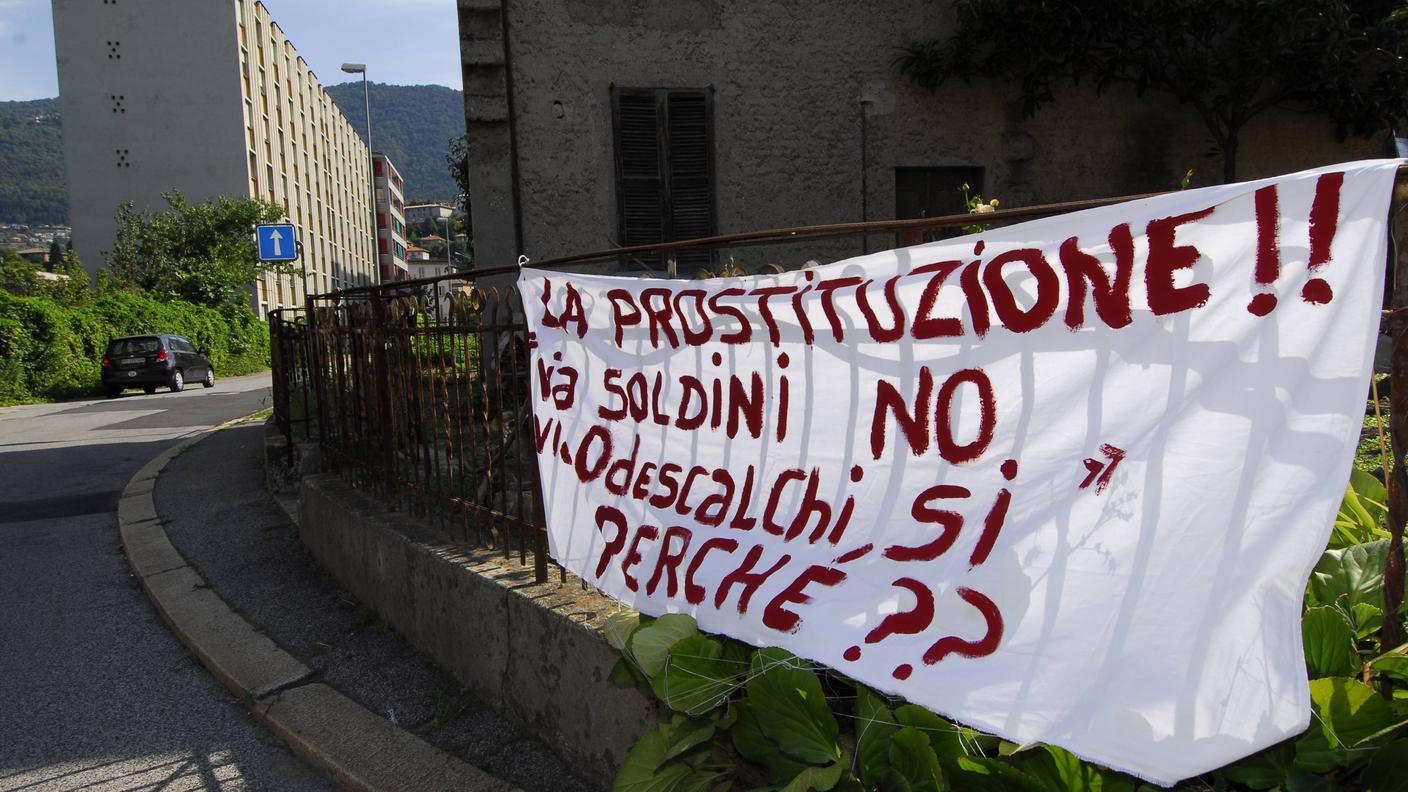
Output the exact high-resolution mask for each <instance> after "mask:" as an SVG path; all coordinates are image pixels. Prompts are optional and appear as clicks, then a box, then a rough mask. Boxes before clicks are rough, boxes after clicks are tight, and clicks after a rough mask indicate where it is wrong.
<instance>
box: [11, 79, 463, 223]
mask: <svg viewBox="0 0 1408 792" xmlns="http://www.w3.org/2000/svg"><path fill="white" fill-rule="evenodd" d="M461 116H463V112H461ZM461 126H463V122H461ZM67 222H68V187H67V186H66V185H65V184H64V143H63V138H62V137H61V134H60V131H59V100H58V99H35V100H33V101H28V102H0V223H29V224H31V225H49V224H53V225H62V224H65V223H67Z"/></svg>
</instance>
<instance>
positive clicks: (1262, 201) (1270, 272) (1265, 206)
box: [1247, 184, 1281, 316]
mask: <svg viewBox="0 0 1408 792" xmlns="http://www.w3.org/2000/svg"><path fill="white" fill-rule="evenodd" d="M1255 197H1256V269H1255V270H1254V271H1253V273H1252V277H1253V278H1255V279H1256V283H1257V285H1258V286H1275V285H1276V278H1277V276H1279V275H1280V274H1281V245H1280V242H1278V239H1279V238H1280V231H1281V213H1280V210H1279V209H1278V208H1277V206H1276V185H1274V184H1273V185H1271V186H1269V187H1262V188H1261V189H1260V190H1257V191H1256V196H1255ZM1275 307H1276V294H1275V292H1272V291H1264V292H1261V293H1260V294H1257V295H1256V296H1254V297H1252V301H1251V302H1250V303H1248V304H1247V310H1248V311H1251V312H1252V313H1253V314H1255V315H1257V316H1266V315H1267V314H1269V313H1271V311H1272V309H1274V308H1275Z"/></svg>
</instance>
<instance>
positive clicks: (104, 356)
mask: <svg viewBox="0 0 1408 792" xmlns="http://www.w3.org/2000/svg"><path fill="white" fill-rule="evenodd" d="M103 365H104V366H111V365H112V361H111V360H108V356H107V355H103Z"/></svg>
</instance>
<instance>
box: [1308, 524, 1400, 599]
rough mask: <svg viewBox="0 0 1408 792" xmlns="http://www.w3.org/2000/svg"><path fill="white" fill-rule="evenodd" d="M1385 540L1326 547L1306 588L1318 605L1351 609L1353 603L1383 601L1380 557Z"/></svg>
mask: <svg viewBox="0 0 1408 792" xmlns="http://www.w3.org/2000/svg"><path fill="white" fill-rule="evenodd" d="M1387 558H1388V540H1386V539H1384V540H1380V541H1377V542H1368V543H1365V544H1358V545H1353V546H1351V547H1344V548H1340V549H1338V550H1326V551H1325V554H1324V555H1322V556H1321V557H1320V561H1319V562H1318V563H1317V564H1316V565H1315V571H1314V572H1313V573H1312V574H1311V576H1310V592H1311V594H1312V596H1313V597H1314V598H1315V602H1316V603H1317V604H1320V605H1334V606H1336V607H1338V608H1340V609H1341V610H1343V611H1345V612H1346V613H1351V612H1352V609H1353V608H1354V606H1355V605H1356V604H1357V603H1361V602H1365V603H1368V604H1370V605H1374V606H1379V605H1382V604H1383V589H1384V560H1385V559H1387Z"/></svg>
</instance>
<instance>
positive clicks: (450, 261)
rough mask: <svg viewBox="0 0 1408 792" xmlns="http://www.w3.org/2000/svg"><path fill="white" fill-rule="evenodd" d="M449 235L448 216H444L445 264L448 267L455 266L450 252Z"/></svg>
mask: <svg viewBox="0 0 1408 792" xmlns="http://www.w3.org/2000/svg"><path fill="white" fill-rule="evenodd" d="M451 239H452V238H451V236H450V218H448V217H447V218H445V265H446V266H447V267H449V268H450V269H452V270H453V269H454V268H455V256H454V253H453V252H452V248H451V247H450V245H451Z"/></svg>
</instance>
